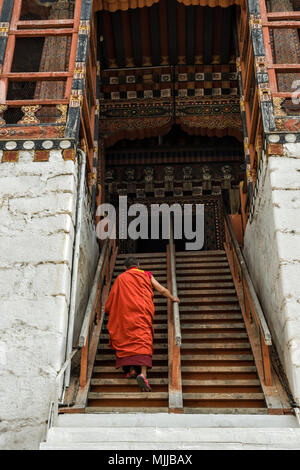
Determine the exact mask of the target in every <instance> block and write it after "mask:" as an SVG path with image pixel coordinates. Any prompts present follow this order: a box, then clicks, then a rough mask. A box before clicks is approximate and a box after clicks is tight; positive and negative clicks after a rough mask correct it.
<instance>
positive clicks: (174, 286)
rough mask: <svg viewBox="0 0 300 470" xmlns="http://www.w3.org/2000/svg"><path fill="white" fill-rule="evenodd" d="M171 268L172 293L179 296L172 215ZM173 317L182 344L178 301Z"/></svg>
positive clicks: (178, 344)
mask: <svg viewBox="0 0 300 470" xmlns="http://www.w3.org/2000/svg"><path fill="white" fill-rule="evenodd" d="M170 269H171V286H172V295H173V296H174V297H178V294H177V281H176V261H175V246H174V231H173V220H172V217H170ZM173 318H174V332H175V341H176V345H177V346H181V329H180V317H179V305H178V303H177V302H173Z"/></svg>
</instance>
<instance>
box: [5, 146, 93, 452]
mask: <svg viewBox="0 0 300 470" xmlns="http://www.w3.org/2000/svg"><path fill="white" fill-rule="evenodd" d="M1 157H2V156H1V155H0V162H1ZM77 170H78V168H77V163H75V162H74V161H72V160H69V161H64V160H63V158H62V155H61V152H60V151H51V152H50V158H49V161H48V162H33V152H30V151H29V152H26V151H21V152H20V156H19V161H18V162H17V163H11V162H10V163H3V162H2V163H0V252H1V256H0V311H1V312H0V366H1V367H0V448H1V449H19V450H20V449H37V448H38V446H39V442H40V441H41V439H42V438H43V437H44V433H45V429H46V420H47V419H48V413H49V406H50V401H51V399H53V398H55V394H56V385H55V382H56V380H55V379H56V374H57V372H58V371H59V370H60V367H61V365H62V364H63V362H64V360H65V347H66V335H67V325H68V308H69V298H70V282H71V272H72V257H73V243H74V224H75V218H76V197H77V184H78V182H77ZM84 209H85V210H84V216H83V219H84V220H83V223H82V234H81V251H80V260H79V270H80V272H79V280H78V287H79V290H78V294H77V301H78V303H77V305H78V307H79V309H78V308H77V316H76V330H75V333H76V334H78V328H79V323H80V318H82V316H83V314H84V307H85V305H86V302H87V296H88V289H89V285H90V283H91V281H92V279H93V274H94V269H95V263H96V261H97V256H98V248H97V244H96V239H95V233H94V227H93V222H92V218H91V214H90V213H89V210H88V204H87V200H86V198H85V203H84Z"/></svg>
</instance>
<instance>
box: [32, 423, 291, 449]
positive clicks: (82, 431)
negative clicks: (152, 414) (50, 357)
mask: <svg viewBox="0 0 300 470" xmlns="http://www.w3.org/2000/svg"><path fill="white" fill-rule="evenodd" d="M40 449H41V450H64V449H74V450H75V449H77V450H89V449H91V450H92V449H94V450H113V449H118V450H136V449H152V450H155V449H168V450H170V449H171V450H173V449H174V450H181V449H182V450H187V449H190V450H201V449H220V450H221V449H249V450H250V449H253V450H254V449H258V450H259V449H261V450H262V449H266V450H267V449H278V450H280V449H282V450H283V449H290V450H292V449H293V450H299V449H300V428H284V429H282V428H200V427H198V428H197V427H194V428H192V429H191V428H189V427H186V426H185V427H177V428H173V427H171V428H160V427H159V426H154V427H147V428H146V427H145V426H141V427H136V428H132V427H105V428H102V427H98V428H97V427H93V428H90V427H87V428H81V427H80V428H76V427H72V428H68V427H63V428H61V427H54V428H51V429H50V430H49V432H48V438H47V442H45V443H42V444H41V445H40Z"/></svg>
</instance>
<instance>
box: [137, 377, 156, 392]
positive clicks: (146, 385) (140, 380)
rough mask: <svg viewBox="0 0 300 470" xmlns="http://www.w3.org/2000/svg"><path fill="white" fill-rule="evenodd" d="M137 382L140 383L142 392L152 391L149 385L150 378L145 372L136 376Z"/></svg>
mask: <svg viewBox="0 0 300 470" xmlns="http://www.w3.org/2000/svg"><path fill="white" fill-rule="evenodd" d="M136 380H137V383H138V384H139V387H140V390H141V392H151V391H152V390H151V387H150V385H149V382H148V380H147V379H146V377H145V376H144V375H143V374H140V375H138V376H137V378H136Z"/></svg>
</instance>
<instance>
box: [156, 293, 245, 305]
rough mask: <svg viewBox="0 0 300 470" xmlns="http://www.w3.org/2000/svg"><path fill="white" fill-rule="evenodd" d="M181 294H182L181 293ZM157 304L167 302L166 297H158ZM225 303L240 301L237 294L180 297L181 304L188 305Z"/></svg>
mask: <svg viewBox="0 0 300 470" xmlns="http://www.w3.org/2000/svg"><path fill="white" fill-rule="evenodd" d="M179 295H180V294H179ZM156 302H157V304H161V303H163V302H166V300H165V299H162V298H159V297H158V298H157V299H156ZM188 303H189V304H199V306H200V305H201V304H204V303H205V304H223V303H232V304H236V303H238V298H237V297H236V296H234V297H201V296H199V297H196V298H195V297H187V298H186V297H183V298H180V306H181V305H186V304H188Z"/></svg>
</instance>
